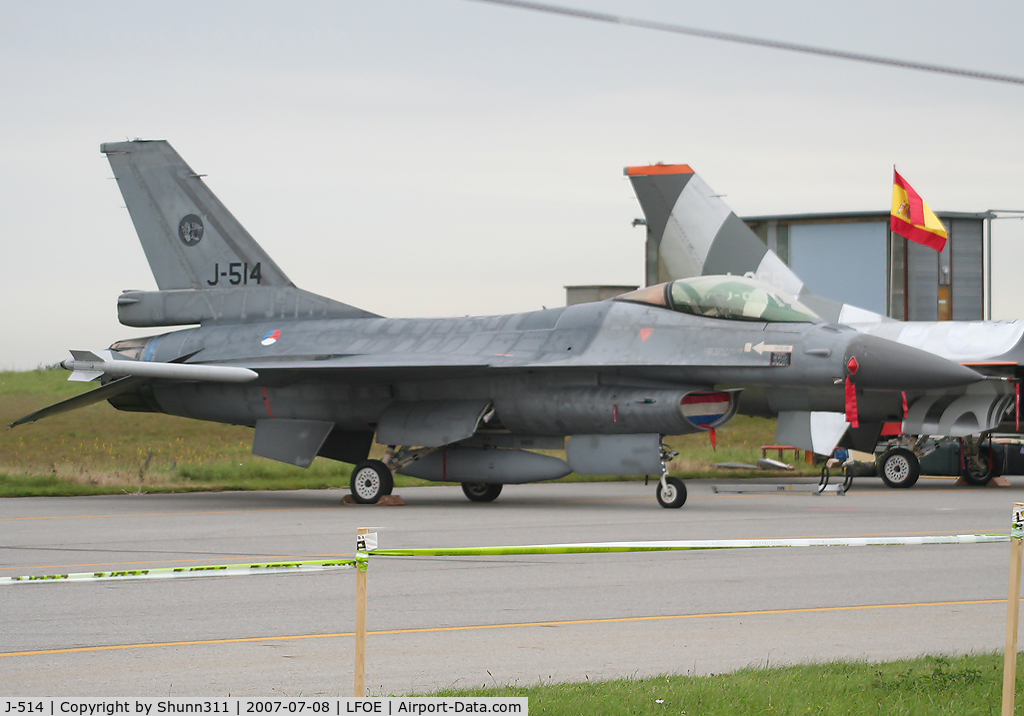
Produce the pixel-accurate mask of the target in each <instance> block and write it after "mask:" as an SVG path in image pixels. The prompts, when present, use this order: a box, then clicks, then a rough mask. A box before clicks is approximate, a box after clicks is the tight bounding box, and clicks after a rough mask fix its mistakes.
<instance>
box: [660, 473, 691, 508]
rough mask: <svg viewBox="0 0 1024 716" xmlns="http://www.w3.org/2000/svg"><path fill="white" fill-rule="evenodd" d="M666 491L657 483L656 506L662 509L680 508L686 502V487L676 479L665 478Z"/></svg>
mask: <svg viewBox="0 0 1024 716" xmlns="http://www.w3.org/2000/svg"><path fill="white" fill-rule="evenodd" d="M665 483H666V485H667V487H668V489H667V490H662V489H661V481H660V480H659V481H658V491H657V494H658V504H659V505H661V506H662V507H668V508H670V509H671V508H676V507H682V506H683V503H684V502H686V485H684V484H683V481H682V480H680V479H679V478H678V477H666V478H665Z"/></svg>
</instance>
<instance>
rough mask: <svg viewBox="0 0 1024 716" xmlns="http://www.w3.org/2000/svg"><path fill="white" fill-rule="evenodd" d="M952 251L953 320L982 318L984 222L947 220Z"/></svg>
mask: <svg viewBox="0 0 1024 716" xmlns="http://www.w3.org/2000/svg"><path fill="white" fill-rule="evenodd" d="M946 226H947V228H948V229H949V243H950V250H951V251H952V258H953V266H952V274H953V275H952V280H953V281H952V285H953V320H954V321H980V320H981V319H982V318H983V317H984V314H983V311H984V306H985V296H984V283H983V282H982V271H983V269H984V259H983V257H982V245H983V241H982V237H983V230H984V222H982V221H980V220H978V219H947V220H946Z"/></svg>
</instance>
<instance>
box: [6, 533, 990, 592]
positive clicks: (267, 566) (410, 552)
mask: <svg viewBox="0 0 1024 716" xmlns="http://www.w3.org/2000/svg"><path fill="white" fill-rule="evenodd" d="M368 537H371V540H372V541H369V543H367V542H363V543H361V544H360V545H359V546H360V547H361V548H368V549H366V551H363V549H360V550H359V551H358V552H357V553H356V558H355V559H343V560H317V561H302V562H259V563H254V564H220V565H210V566H195V567H161V568H157V569H132V570H123V571H115V572H77V573H71V574H44V575H30V576H24V577H0V586H2V585H5V584H27V583H30V582H82V581H103V580H106V581H110V580H128V579H169V578H175V577H204V576H218V575H219V576H237V575H242V574H268V573H273V572H322V571H327V570H334V569H353V568H358V569H360V570H362V571H366V567H367V563H368V561H369V558H370V557H475V556H499V555H526V554H586V553H608V552H676V551H687V550H698V549H762V548H768V547H885V546H899V545H927V544H992V543H995V542H1009V541H1010V536H1009V535H992V534H988V535H986V534H974V535H939V536H932V537H809V538H802V539H719V540H668V541H657V542H593V543H583V544H537V545H522V546H518V547H517V546H510V547H441V548H421V549H376V548H373V547H371V545H375V544H376V535H375V534H374V535H372V536H368Z"/></svg>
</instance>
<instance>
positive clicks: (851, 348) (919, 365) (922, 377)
mask: <svg viewBox="0 0 1024 716" xmlns="http://www.w3.org/2000/svg"><path fill="white" fill-rule="evenodd" d="M843 364H844V365H845V366H846V369H847V372H848V373H850V374H851V375H852V376H853V382H854V383H856V384H857V386H858V387H859V388H868V389H877V390H928V389H932V388H951V387H953V386H957V385H966V384H968V383H976V382H978V381H979V380H984V378H983V376H982V375H981V374H979V373H978V372H976V371H973V370H971V369H970V368H967V367H966V366H962V365H960V364H959V363H954V362H953V361H951V360H947V359H945V358H942V357H940V356H937V355H935V354H934V353H928V352H927V351H922V350H919V349H917V348H911V347H910V346H905V345H903V344H901V343H896V342H895V341H889V340H886V339H884V338H878V337H876V336H868V335H863V334H862V335H859V336H856V337H854V338H853V339H851V340H850V342H849V343H848V344H847V346H846V351H845V357H844V363H843Z"/></svg>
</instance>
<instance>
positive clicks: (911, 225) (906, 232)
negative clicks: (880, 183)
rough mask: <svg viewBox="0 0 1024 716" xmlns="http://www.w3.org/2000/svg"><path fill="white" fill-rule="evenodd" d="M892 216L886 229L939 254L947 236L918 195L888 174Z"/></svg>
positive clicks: (937, 219)
mask: <svg viewBox="0 0 1024 716" xmlns="http://www.w3.org/2000/svg"><path fill="white" fill-rule="evenodd" d="M892 174H893V179H892V216H891V219H890V225H891V226H892V230H893V233H896V234H899V235H900V236H902V237H904V238H906V239H910V240H911V241H916V242H917V243H919V244H924V245H925V246H928V247H930V248H933V249H935V250H936V251H942V249H943V247H945V245H946V239H947V238H948V237H949V234H947V233H946V227H945V226H943V225H942V222H941V221H939V217H937V216H936V215H935V213H934V212H933V211H932V210H931V209H929V208H928V205H927V204H925V203H924V199H922V198H921V195H920V194H918V193H917V192H916V191H914V188H913V187H912V186H910V184H908V183H907V181H906V180H905V179H904V178H903V177H901V176H900V175H899V172H897V171H896V170H895V169H894V170H893V172H892Z"/></svg>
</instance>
